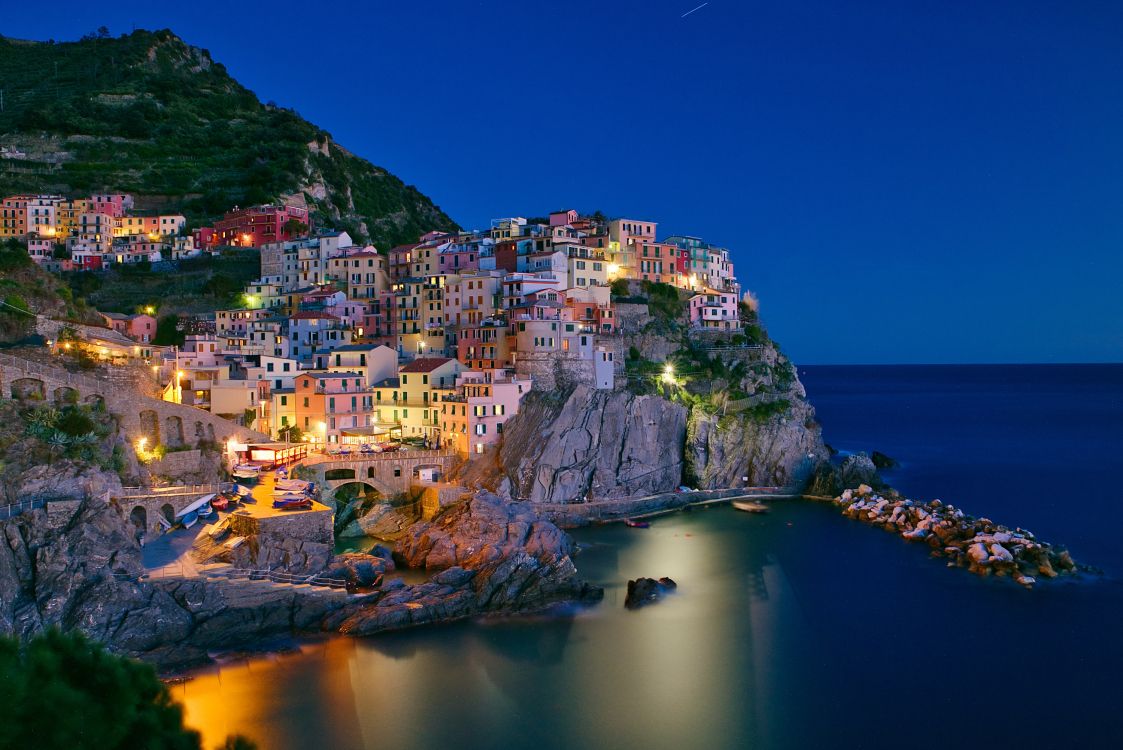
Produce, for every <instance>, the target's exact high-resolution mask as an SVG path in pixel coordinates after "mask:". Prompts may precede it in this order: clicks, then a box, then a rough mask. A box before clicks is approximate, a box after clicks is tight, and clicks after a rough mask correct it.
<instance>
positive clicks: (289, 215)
mask: <svg viewBox="0 0 1123 750" xmlns="http://www.w3.org/2000/svg"><path fill="white" fill-rule="evenodd" d="M290 221H296V222H298V223H299V224H300V226H299V227H297V226H293V227H291V228H290V226H289V222H290ZM309 229H310V224H309V220H308V209H305V208H298V207H296V206H250V207H249V208H235V209H234V210H232V211H227V212H226V215H225V216H223V217H222V218H221V219H220V220H218V221H216V222H215V223H214V231H213V233H212V234H211V235H210V237H209V238H208V239H209V242H208V243H207V246H208V247H214V246H216V245H233V246H235V247H261V246H262V245H265V244H268V243H270V242H284V241H285V240H291V239H295V238H297V237H303V236H305V235H307V234H308V230H309ZM202 235H203V230H200V232H199V238H200V239H202Z"/></svg>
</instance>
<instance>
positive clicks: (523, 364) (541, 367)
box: [515, 352, 596, 391]
mask: <svg viewBox="0 0 1123 750" xmlns="http://www.w3.org/2000/svg"><path fill="white" fill-rule="evenodd" d="M515 372H516V373H517V374H518V375H519V377H529V378H532V379H533V380H534V390H548V391H552V390H563V389H564V390H568V389H570V388H573V387H575V386H578V385H588V386H595V385H596V376H595V374H594V372H593V360H591V359H582V358H581V357H580V356H579V355H577V354H575V353H572V352H541V353H526V354H519V355H518V357H517V358H516V359H515Z"/></svg>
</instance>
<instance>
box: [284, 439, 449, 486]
mask: <svg viewBox="0 0 1123 750" xmlns="http://www.w3.org/2000/svg"><path fill="white" fill-rule="evenodd" d="M456 461H457V454H456V451H455V450H432V451H431V450H406V451H395V452H393V453H374V454H370V455H360V456H323V455H316V456H311V457H309V458H307V459H305V460H304V461H303V462H302V464H301V468H302V472H301V475H302V476H306V477H307V478H309V479H310V480H312V481H314V482H316V483H317V484H318V485H319V486H321V487H323V488H324V491H325V495H326V494H327V493H328V492H331V493H334V492H335V491H336V490H337V489H339V488H340V487H342V486H344V485H346V484H354V483H359V484H363V485H366V486H367V487H369V488H371V489H374V490H377V491H378V492H379V493H381V494H382V495H383V496H384V497H391V496H393V495H397V494H400V493H402V492H405V491H406V490H408V489H409V487H410V485H411V484H414V483H416V482H417V480H418V472H419V471H420V470H422V469H436V470H438V471H439V472H440V474H441V475H444V474H447V473H448V472H449V471H451V470H452V467H453V466H454V465H455V463H456Z"/></svg>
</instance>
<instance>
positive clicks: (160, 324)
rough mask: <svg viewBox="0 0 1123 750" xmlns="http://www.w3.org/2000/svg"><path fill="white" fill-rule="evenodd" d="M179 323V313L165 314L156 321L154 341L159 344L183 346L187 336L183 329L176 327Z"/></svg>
mask: <svg viewBox="0 0 1123 750" xmlns="http://www.w3.org/2000/svg"><path fill="white" fill-rule="evenodd" d="M177 325H179V316H178V315H165V316H163V317H162V318H160V319H159V320H158V321H156V336H155V337H154V338H153V340H152V343H154V344H158V345H159V346H183V341H184V339H185V336H184V333H183V331H181V330H179V329H178V328H177V327H176V326H177Z"/></svg>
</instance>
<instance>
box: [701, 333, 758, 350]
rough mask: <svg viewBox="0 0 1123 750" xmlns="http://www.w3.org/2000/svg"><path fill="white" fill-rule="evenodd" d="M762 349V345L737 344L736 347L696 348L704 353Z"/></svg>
mask: <svg viewBox="0 0 1123 750" xmlns="http://www.w3.org/2000/svg"><path fill="white" fill-rule="evenodd" d="M734 335H736V334H734ZM763 348H764V344H737V345H736V346H734V345H729V346H700V347H698V349H699V350H701V351H704V352H722V351H729V350H739V349H753V350H756V349H763Z"/></svg>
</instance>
